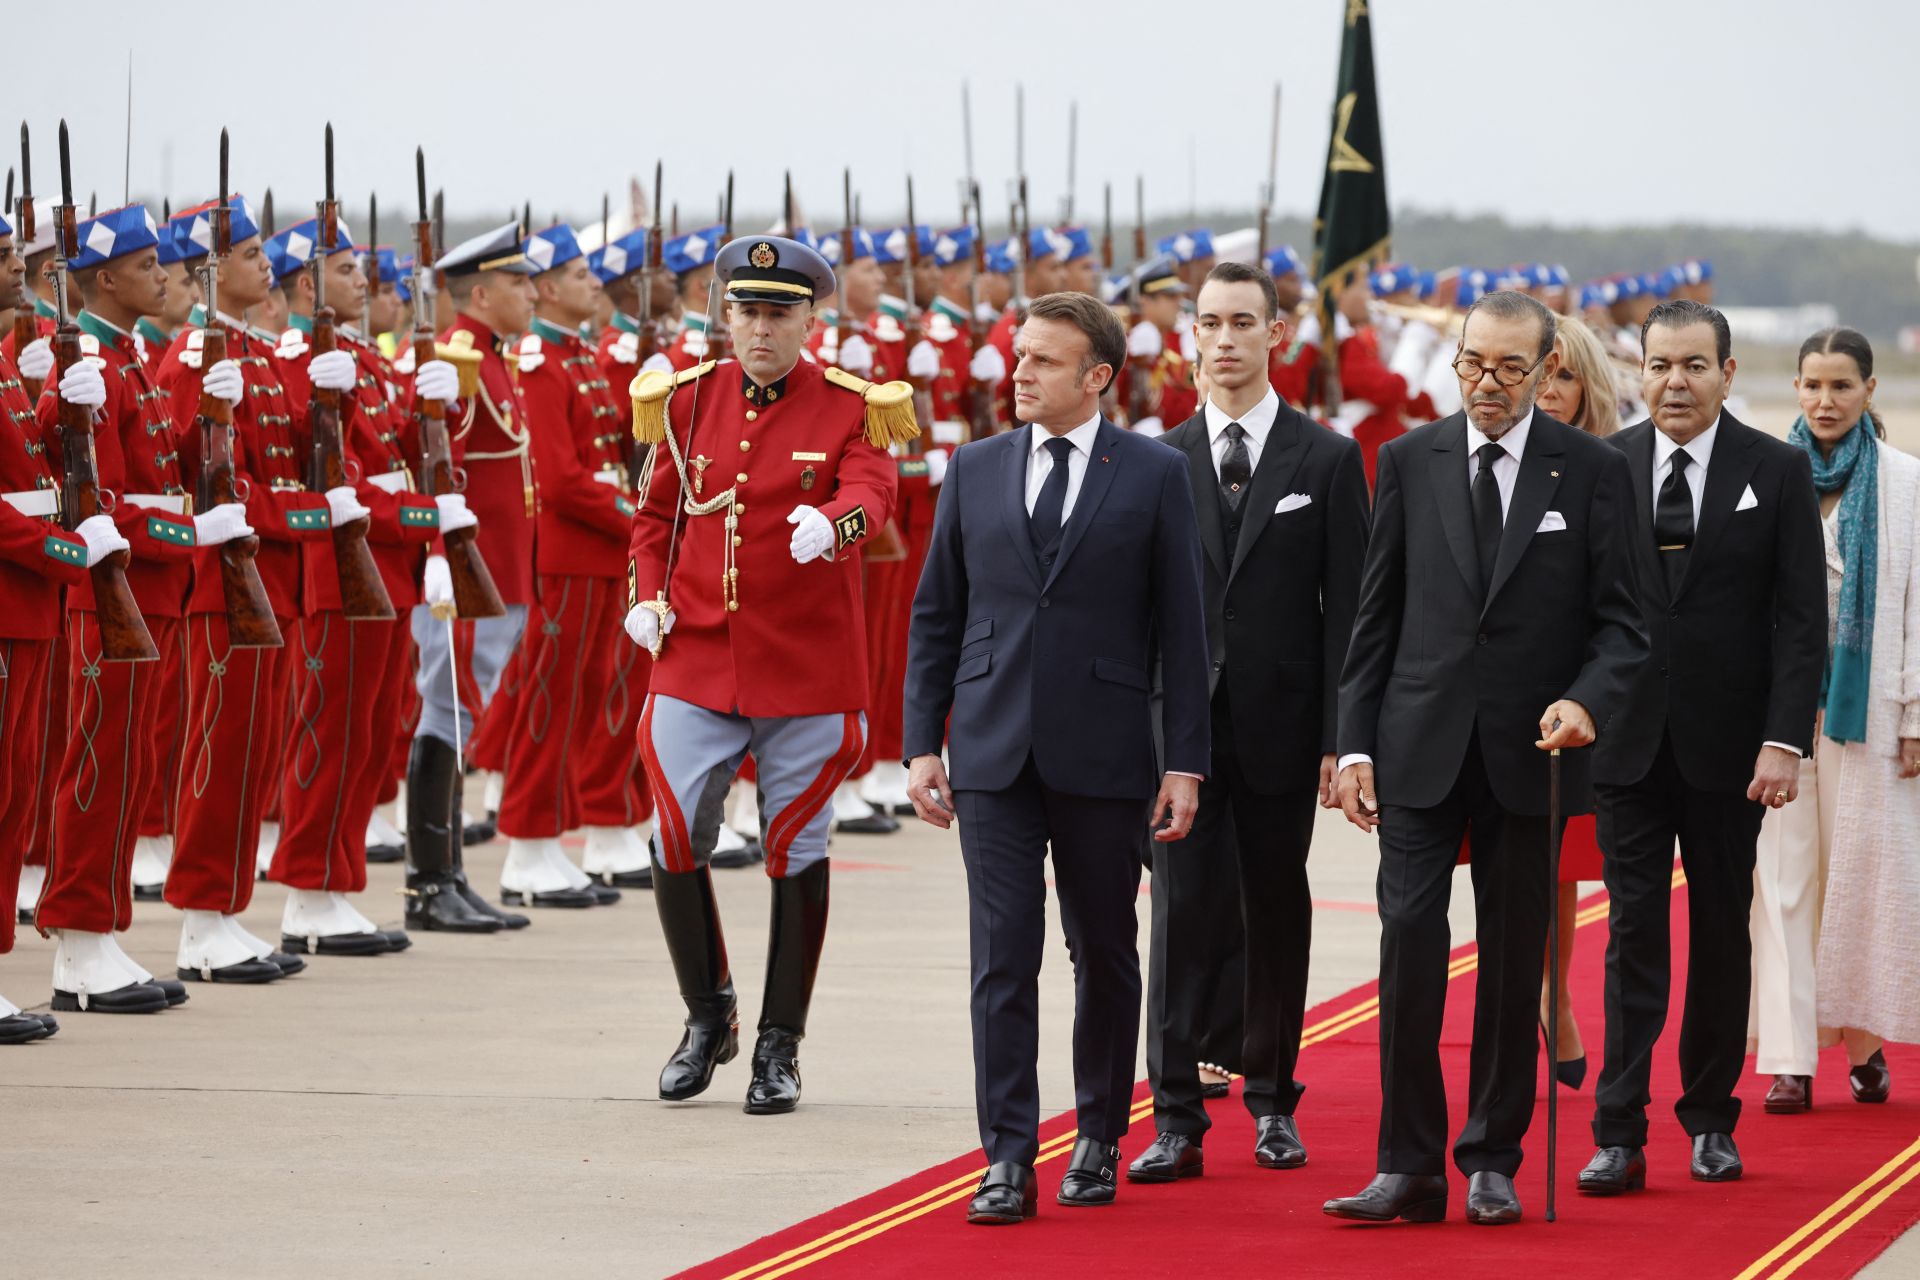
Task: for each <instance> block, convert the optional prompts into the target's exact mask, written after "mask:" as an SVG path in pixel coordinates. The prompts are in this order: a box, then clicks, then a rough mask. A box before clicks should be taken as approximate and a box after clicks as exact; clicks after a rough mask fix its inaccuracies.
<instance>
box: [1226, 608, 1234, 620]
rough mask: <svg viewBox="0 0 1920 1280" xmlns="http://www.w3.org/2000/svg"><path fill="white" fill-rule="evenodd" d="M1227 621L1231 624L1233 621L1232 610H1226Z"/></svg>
mask: <svg viewBox="0 0 1920 1280" xmlns="http://www.w3.org/2000/svg"><path fill="white" fill-rule="evenodd" d="M1227 621H1228V622H1232V621H1233V610H1231V609H1229V610H1227Z"/></svg>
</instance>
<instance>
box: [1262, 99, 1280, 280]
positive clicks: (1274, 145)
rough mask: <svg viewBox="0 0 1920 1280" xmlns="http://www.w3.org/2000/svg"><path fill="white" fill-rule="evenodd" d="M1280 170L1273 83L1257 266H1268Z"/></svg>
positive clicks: (1277, 109)
mask: <svg viewBox="0 0 1920 1280" xmlns="http://www.w3.org/2000/svg"><path fill="white" fill-rule="evenodd" d="M1279 170H1280V82H1279V81H1278V80H1276V81H1274V82H1273V132H1272V133H1271V134H1270V135H1269V138H1268V143H1267V185H1266V186H1265V187H1263V188H1262V189H1261V191H1260V261H1259V263H1258V264H1257V265H1259V266H1261V267H1263V268H1264V267H1265V266H1266V262H1267V219H1269V218H1271V217H1272V216H1273V202H1274V199H1275V197H1276V192H1277V187H1276V186H1275V183H1276V181H1277V180H1278V177H1279Z"/></svg>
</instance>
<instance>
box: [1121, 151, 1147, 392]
mask: <svg viewBox="0 0 1920 1280" xmlns="http://www.w3.org/2000/svg"><path fill="white" fill-rule="evenodd" d="M1146 265H1147V180H1146V178H1145V177H1144V176H1141V175H1135V177H1134V179H1133V272H1132V275H1133V280H1132V283H1131V285H1130V286H1129V288H1128V291H1127V292H1128V295H1129V299H1130V301H1131V304H1132V309H1133V316H1134V318H1135V319H1138V318H1139V316H1140V313H1141V311H1142V310H1143V308H1142V307H1141V302H1142V301H1143V299H1142V298H1141V296H1140V280H1141V277H1142V276H1143V275H1144V274H1145V273H1146ZM1152 416H1153V361H1151V360H1149V359H1147V358H1146V357H1145V356H1136V355H1131V354H1129V355H1128V356H1127V425H1128V426H1132V425H1133V424H1134V423H1136V422H1140V421H1143V420H1144V419H1147V418H1151V417H1152Z"/></svg>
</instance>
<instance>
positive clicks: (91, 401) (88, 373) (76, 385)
mask: <svg viewBox="0 0 1920 1280" xmlns="http://www.w3.org/2000/svg"><path fill="white" fill-rule="evenodd" d="M60 398H61V399H62V400H65V401H66V402H67V403H68V404H79V405H85V406H86V407H87V408H89V409H98V408H99V407H100V406H101V405H103V404H105V403H106V402H107V382H106V379H105V378H102V377H101V376H100V371H99V370H98V369H96V368H94V367H93V364H92V362H91V361H87V360H82V361H80V362H79V363H77V364H75V365H74V366H73V368H71V369H69V370H67V371H66V372H65V373H63V374H61V375H60Z"/></svg>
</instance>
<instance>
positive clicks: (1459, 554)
mask: <svg viewBox="0 0 1920 1280" xmlns="http://www.w3.org/2000/svg"><path fill="white" fill-rule="evenodd" d="M1553 337H1554V318H1553V313H1552V312H1550V311H1548V310H1547V309H1546V307H1544V306H1542V305H1541V304H1540V303H1538V302H1536V301H1534V300H1533V299H1532V298H1529V297H1527V296H1526V295H1524V294H1521V293H1516V292H1510V291H1501V292H1497V293H1490V294H1488V295H1487V296H1486V297H1484V298H1482V299H1481V300H1480V301H1479V302H1477V303H1475V304H1474V306H1473V309H1472V310H1470V311H1469V312H1468V313H1467V319H1466V327H1465V330H1464V331H1463V332H1462V334H1461V340H1460V350H1459V353H1458V355H1457V356H1456V359H1455V363H1454V371H1455V373H1457V374H1458V375H1459V378H1460V398H1461V402H1462V404H1463V406H1464V408H1463V409H1462V411H1461V412H1460V413H1456V414H1454V415H1453V416H1452V417H1449V418H1445V419H1442V420H1441V421H1439V422H1435V423H1430V424H1428V425H1427V426H1424V427H1421V428H1419V429H1417V430H1415V431H1411V432H1409V433H1407V434H1406V435H1404V436H1402V437H1400V438H1399V439H1398V440H1395V441H1393V442H1392V443H1390V444H1388V445H1386V446H1385V447H1384V448H1383V449H1381V451H1380V456H1379V472H1378V483H1377V487H1376V489H1375V492H1374V505H1373V531H1372V537H1371V540H1370V541H1369V542H1368V544H1367V567H1366V573H1365V577H1364V579H1363V581H1362V584H1361V590H1360V611H1359V615H1358V617H1357V618H1356V620H1355V623H1354V631H1353V639H1352V641H1351V643H1350V644H1349V646H1348V650H1347V665H1346V668H1345V670H1344V672H1343V673H1342V675H1341V681H1340V712H1339V735H1338V737H1339V752H1340V759H1339V761H1338V765H1339V768H1340V777H1339V784H1338V785H1339V792H1340V804H1341V807H1342V808H1343V809H1345V810H1346V813H1347V816H1348V818H1349V819H1350V820H1351V821H1352V822H1354V823H1355V825H1357V826H1359V827H1360V828H1361V829H1362V830H1366V831H1372V830H1374V829H1375V828H1376V827H1377V828H1378V829H1379V833H1380V877H1379V886H1378V897H1379V904H1380V927H1381V933H1380V1076H1381V1092H1382V1097H1381V1105H1380V1141H1379V1151H1378V1160H1379V1163H1378V1166H1377V1167H1378V1169H1379V1176H1377V1177H1376V1178H1374V1180H1373V1181H1372V1182H1371V1183H1369V1184H1368V1185H1367V1187H1366V1188H1365V1189H1364V1190H1362V1191H1361V1192H1359V1194H1357V1195H1353V1196H1347V1197H1342V1198H1339V1199H1335V1200H1329V1201H1328V1202H1327V1204H1326V1211H1327V1212H1328V1213H1329V1214H1332V1215H1334V1216H1336V1217H1342V1218H1358V1219H1362V1220H1367V1221H1384V1220H1388V1219H1392V1218H1405V1219H1407V1220H1409V1221H1426V1222H1431V1221H1437V1220H1439V1219H1440V1218H1441V1217H1443V1216H1445V1213H1446V1206H1447V1180H1446V1176H1445V1172H1444V1169H1445V1144H1446V1133H1447V1099H1446V1088H1445V1085H1444V1083H1443V1082H1442V1079H1441V1074H1440V1024H1441V1017H1442V1014H1443V1011H1444V1009H1445V1004H1446V997H1447V950H1448V944H1449V941H1450V935H1449V932H1448V927H1447V898H1448V894H1449V890H1450V889H1451V887H1452V880H1453V868H1454V863H1455V860H1456V858H1457V856H1458V854H1459V851H1460V841H1461V838H1462V837H1463V836H1465V835H1467V833H1468V832H1471V833H1472V862H1473V867H1472V872H1473V898H1474V915H1475V928H1476V936H1477V938H1478V940H1479V944H1480V956H1479V960H1480V965H1479V974H1478V978H1477V985H1476V989H1475V993H1474V1015H1473V1055H1472V1065H1471V1068H1470V1070H1469V1074H1468V1099H1467V1123H1466V1127H1465V1128H1464V1129H1463V1130H1462V1131H1461V1133H1460V1136H1459V1139H1458V1140H1457V1141H1456V1142H1455V1143H1454V1147H1453V1159H1454V1164H1455V1165H1456V1166H1458V1167H1459V1169H1460V1171H1461V1172H1462V1173H1465V1174H1466V1175H1467V1176H1468V1186H1467V1220H1468V1221H1469V1222H1475V1223H1480V1224H1484V1225H1492V1224H1499V1223H1507V1222H1515V1221H1518V1220H1519V1217H1520V1200H1519V1197H1518V1196H1516V1195H1515V1194H1514V1189H1513V1175H1514V1173H1515V1171H1516V1170H1518V1169H1519V1167H1520V1159H1521V1140H1522V1139H1523V1138H1524V1137H1525V1136H1526V1131H1527V1126H1528V1124H1529V1122H1530V1121H1531V1120H1532V1118H1533V1100H1534V1094H1535V1082H1536V1079H1537V1070H1538V1062H1539V1049H1538V1046H1537V1043H1536V1035H1537V1032H1536V1030H1535V1028H1536V1026H1537V1025H1538V1018H1539V995H1540V972H1541V965H1542V955H1543V951H1544V949H1545V946H1546V937H1547V913H1548V911H1550V910H1551V909H1552V903H1553V898H1554V887H1553V885H1551V884H1550V883H1548V875H1549V872H1548V869H1547V868H1548V864H1547V856H1546V851H1547V839H1548V834H1549V831H1548V824H1547V808H1548V765H1547V760H1548V756H1547V752H1548V751H1550V750H1553V749H1563V750H1564V752H1565V754H1564V755H1563V756H1562V769H1563V772H1562V780H1561V786H1562V790H1561V797H1562V801H1563V810H1562V813H1563V817H1564V815H1565V814H1567V813H1585V812H1588V805H1589V802H1590V790H1591V789H1590V786H1589V783H1588V776H1587V770H1588V761H1587V755H1588V753H1587V752H1585V751H1582V750H1579V749H1578V748H1582V747H1585V746H1587V745H1588V744H1589V743H1591V742H1592V741H1593V740H1594V738H1595V736H1596V735H1597V734H1604V733H1606V732H1608V731H1609V730H1608V721H1609V719H1610V718H1612V717H1613V715H1614V713H1615V711H1616V710H1617V709H1618V708H1619V707H1620V706H1621V705H1622V703H1623V702H1624V701H1625V698H1626V690H1627V683H1628V681H1629V679H1630V678H1631V677H1632V674H1633V671H1634V669H1635V668H1636V667H1637V666H1639V665H1640V664H1642V663H1644V662H1645V661H1646V657H1647V636H1646V630H1645V628H1644V626H1643V624H1642V622H1641V620H1640V607H1639V605H1638V603H1637V602H1636V601H1635V599H1634V594H1633V551H1632V548H1631V546H1630V545H1629V534H1628V530H1629V529H1630V527H1631V522H1632V517H1633V495H1632V493H1631V491H1630V481H1629V479H1628V475H1627V466H1626V460H1625V459H1624V458H1622V457H1621V456H1620V455H1619V453H1617V452H1616V451H1614V450H1612V449H1609V448H1608V447H1607V446H1606V445H1605V444H1604V443H1602V442H1601V441H1599V440H1596V439H1595V438H1594V437H1592V436H1589V435H1587V434H1586V433H1585V432H1582V431H1579V430H1576V429H1575V428H1573V427H1569V426H1567V425H1566V424H1564V423H1561V422H1556V421H1554V420H1553V419H1552V418H1549V417H1548V416H1547V415H1546V414H1544V413H1540V412H1538V411H1537V410H1536V409H1535V408H1534V406H1533V397H1534V392H1535V389H1536V388H1537V387H1538V386H1539V385H1540V383H1541V382H1543V381H1545V380H1546V379H1548V378H1551V377H1552V376H1553V375H1554V373H1555V372H1556V370H1557V367H1558V360H1557V357H1556V356H1555V355H1554V352H1553ZM1376 779H1377V781H1378V791H1377V793H1376V791H1375V782H1376Z"/></svg>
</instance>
